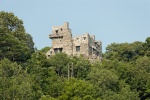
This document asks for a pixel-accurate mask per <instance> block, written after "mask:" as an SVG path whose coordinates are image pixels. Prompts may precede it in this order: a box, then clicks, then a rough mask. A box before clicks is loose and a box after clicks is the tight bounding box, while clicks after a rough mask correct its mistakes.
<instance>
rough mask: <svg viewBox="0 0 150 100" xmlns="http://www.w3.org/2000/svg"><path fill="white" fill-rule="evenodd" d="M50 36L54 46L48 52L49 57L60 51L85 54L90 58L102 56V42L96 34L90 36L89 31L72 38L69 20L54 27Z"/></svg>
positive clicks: (77, 54)
mask: <svg viewBox="0 0 150 100" xmlns="http://www.w3.org/2000/svg"><path fill="white" fill-rule="evenodd" d="M49 38H50V39H52V46H51V49H50V50H49V51H48V52H47V53H46V56H47V57H50V56H51V55H54V54H56V53H58V52H65V53H66V54H68V55H69V56H79V55H83V56H84V57H86V58H88V59H90V60H94V59H98V60H101V58H102V43H101V42H100V41H96V40H95V36H94V35H93V36H90V35H89V33H86V34H83V35H82V36H76V37H74V38H72V33H71V29H70V28H69V23H68V22H65V23H64V25H62V26H54V27H52V34H50V35H49Z"/></svg>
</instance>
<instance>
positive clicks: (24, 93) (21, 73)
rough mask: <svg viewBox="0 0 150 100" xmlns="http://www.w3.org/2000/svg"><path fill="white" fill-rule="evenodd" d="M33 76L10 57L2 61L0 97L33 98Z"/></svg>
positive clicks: (8, 98) (0, 68) (2, 98)
mask: <svg viewBox="0 0 150 100" xmlns="http://www.w3.org/2000/svg"><path fill="white" fill-rule="evenodd" d="M31 81H32V80H31V78H30V77H29V76H28V75H27V73H26V71H25V70H22V67H21V66H20V65H18V64H17V63H12V62H10V61H9V60H8V59H4V60H1V61H0V99H1V100H11V99H16V100H19V99H21V100H31V99H32V96H33V94H32V87H31V85H32V84H31Z"/></svg>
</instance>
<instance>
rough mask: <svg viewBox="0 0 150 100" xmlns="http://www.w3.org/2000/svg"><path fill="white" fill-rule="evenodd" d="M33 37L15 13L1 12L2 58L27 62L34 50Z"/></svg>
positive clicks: (0, 49) (0, 48)
mask: <svg viewBox="0 0 150 100" xmlns="http://www.w3.org/2000/svg"><path fill="white" fill-rule="evenodd" d="M33 46H34V43H33V41H32V37H31V36H30V35H29V34H27V33H25V29H24V26H23V21H22V20H20V19H18V18H17V17H16V16H14V14H13V13H8V12H3V11H2V12H0V59H3V58H8V59H9V60H11V61H17V62H19V63H20V62H25V61H26V60H27V59H28V58H29V57H30V55H31V53H33V52H34V48H33Z"/></svg>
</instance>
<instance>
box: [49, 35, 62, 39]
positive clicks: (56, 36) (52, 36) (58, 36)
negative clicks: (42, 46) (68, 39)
mask: <svg viewBox="0 0 150 100" xmlns="http://www.w3.org/2000/svg"><path fill="white" fill-rule="evenodd" d="M49 38H50V39H53V38H63V35H60V34H50V35H49Z"/></svg>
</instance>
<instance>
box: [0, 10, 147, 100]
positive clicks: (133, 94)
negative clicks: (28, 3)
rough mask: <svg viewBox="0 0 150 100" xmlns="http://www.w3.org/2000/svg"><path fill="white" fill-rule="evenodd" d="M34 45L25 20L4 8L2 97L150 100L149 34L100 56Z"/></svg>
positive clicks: (1, 22)
mask: <svg viewBox="0 0 150 100" xmlns="http://www.w3.org/2000/svg"><path fill="white" fill-rule="evenodd" d="M49 49H50V47H45V48H43V49H41V50H37V49H35V48H34V42H33V39H32V36H31V35H30V34H28V33H26V31H25V29H24V26H23V21H22V20H21V19H19V18H18V17H17V16H15V15H14V14H13V13H11V12H10V13H9V12H4V11H1V12H0V99H1V100H150V37H147V38H146V39H145V42H139V41H135V42H133V43H112V44H110V45H108V46H107V47H106V52H105V53H103V59H102V61H94V62H90V61H89V60H87V59H86V58H84V57H83V56H80V57H77V56H74V57H69V56H68V55H67V54H65V53H58V54H56V55H53V56H51V57H50V58H49V59H47V58H46V56H45V54H46V52H47V51H48V50H49Z"/></svg>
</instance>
